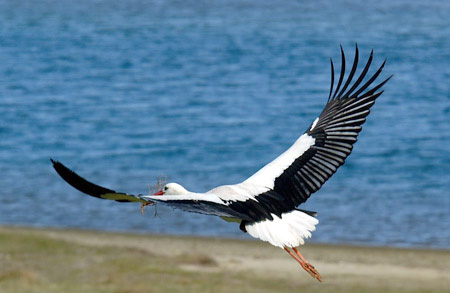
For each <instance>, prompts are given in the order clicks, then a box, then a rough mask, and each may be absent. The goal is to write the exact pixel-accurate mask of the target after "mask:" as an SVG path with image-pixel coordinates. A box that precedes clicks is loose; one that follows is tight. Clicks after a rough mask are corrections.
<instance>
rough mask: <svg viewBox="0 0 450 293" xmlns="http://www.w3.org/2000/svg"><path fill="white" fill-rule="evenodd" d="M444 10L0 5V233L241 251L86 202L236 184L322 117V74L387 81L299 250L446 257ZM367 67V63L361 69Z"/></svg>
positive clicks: (317, 200)
mask: <svg viewBox="0 0 450 293" xmlns="http://www.w3.org/2000/svg"><path fill="white" fill-rule="evenodd" d="M448 15H450V2H449V1H427V2H426V3H424V2H423V1H410V0H408V1H406V0H399V1H385V0H381V1H365V2H364V4H363V2H361V1H350V0H349V1H286V0H281V1H280V0H278V1H269V0H263V1H246V0H239V1H228V0H227V1H222V0H215V1H171V0H164V1H116V0H112V1H84V0H82V1H68V0H63V1H38V2H31V1H0V64H1V65H0V111H1V112H0V113H1V116H0V173H1V176H0V188H1V193H0V201H1V205H0V224H8V225H10V224H13V225H32V226H52V227H77V228H89V229H101V230H119V231H133V232H142V233H146V232H152V233H170V234H194V235H213V236H224V237H249V236H248V235H246V234H243V233H241V232H240V230H239V229H238V227H237V225H235V224H229V223H226V222H223V221H222V220H220V219H218V218H215V217H209V216H202V215H197V214H188V213H183V212H180V211H174V210H172V209H170V208H165V207H163V206H158V209H157V216H156V217H155V216H154V215H155V211H154V208H152V207H149V208H147V209H146V213H145V215H144V216H142V215H141V214H140V207H139V205H138V204H121V203H117V202H110V201H102V200H99V199H95V198H91V197H88V196H84V195H82V194H81V193H79V192H78V191H76V190H74V189H73V188H71V187H70V186H69V185H67V184H66V183H65V182H64V181H62V180H61V179H60V178H59V177H58V176H57V174H56V173H55V172H54V170H53V169H52V167H51V164H50V161H49V158H50V157H52V158H54V159H57V160H60V161H61V162H63V163H65V164H66V165H67V166H69V167H70V168H72V169H74V170H75V171H77V172H78V173H79V174H80V175H82V176H84V177H85V178H87V179H88V180H91V181H93V182H95V183H98V184H101V185H103V186H106V187H110V188H113V189H115V190H118V191H125V192H130V193H147V192H148V190H147V185H148V184H154V183H155V180H156V178H157V176H159V175H168V176H169V180H170V181H175V182H179V183H181V184H183V185H184V186H186V187H187V188H188V189H190V190H193V191H199V192H201V191H206V190H208V189H210V188H213V187H215V186H217V185H222V184H231V183H238V182H241V181H243V180H245V179H246V178H247V177H249V176H250V175H251V174H253V173H254V172H256V171H257V170H258V169H259V168H261V167H262V166H263V165H264V164H266V163H268V162H269V161H270V160H272V159H273V158H275V157H276V156H278V155H279V154H280V153H281V152H283V151H284V150H285V149H286V148H288V147H289V146H290V145H291V143H292V142H293V141H295V140H296V139H297V137H299V136H300V135H301V134H302V133H303V131H304V130H306V128H307V127H308V126H309V125H310V123H311V122H312V121H313V120H314V118H315V117H316V116H317V115H318V114H319V113H320V111H321V109H322V107H323V106H324V104H325V102H326V99H327V97H328V90H329V88H328V87H329V83H330V65H329V58H330V57H333V59H334V60H335V64H336V68H337V69H338V68H339V64H340V51H339V45H340V44H342V45H343V47H344V49H345V51H346V53H347V56H348V59H349V60H352V58H353V54H354V46H355V43H356V42H357V43H358V45H359V48H360V54H361V59H366V58H368V56H369V53H370V50H371V49H372V48H373V49H374V52H375V58H374V65H375V66H374V67H376V66H377V65H379V64H381V63H382V62H383V60H384V58H388V61H387V65H386V68H385V72H384V73H383V77H387V76H388V75H390V74H394V75H395V76H394V78H393V79H392V80H391V81H390V82H389V83H388V84H387V85H386V86H385V93H384V94H383V95H382V96H381V98H380V99H379V100H378V102H377V104H376V105H375V106H374V108H373V111H372V113H371V115H370V116H369V118H368V121H367V122H366V124H365V126H364V130H363V131H362V133H361V135H360V136H359V141H358V143H357V144H356V145H355V148H354V151H353V154H352V155H351V156H350V157H349V159H348V160H347V162H346V164H345V165H344V166H343V167H341V168H340V170H339V171H338V172H337V173H336V174H335V175H334V176H333V177H332V178H331V179H330V180H329V181H328V182H327V183H326V184H325V185H324V187H323V188H322V189H321V190H320V191H319V192H317V193H316V194H314V195H313V196H312V197H311V198H310V199H309V201H308V202H307V204H306V205H304V207H305V208H307V209H311V210H314V211H318V213H319V216H318V218H319V220H320V224H319V225H318V226H317V230H316V231H315V232H314V233H313V238H312V240H311V241H314V242H327V243H353V244H363V245H366V244H367V245H393V246H413V247H433V248H447V249H448V248H450V229H449V223H450V123H449V122H450V118H449V117H450V38H449V36H450V18H449V17H448ZM362 61H363V62H364V61H365V60H362Z"/></svg>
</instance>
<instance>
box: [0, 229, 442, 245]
mask: <svg viewBox="0 0 450 293" xmlns="http://www.w3.org/2000/svg"><path fill="white" fill-rule="evenodd" d="M1 228H11V229H14V228H17V229H33V230H43V231H45V230H55V231H74V232H76V231H79V232H92V233H105V234H119V235H124V236H126V235H144V236H155V237H186V238H199V239H224V240H236V241H243V242H250V243H253V242H261V243H265V242H262V241H261V240H259V239H256V238H253V237H251V236H249V237H246V238H245V237H239V236H235V237H233V236H232V235H226V236H214V235H212V236H210V235H199V234H194V235H193V234H165V233H154V232H147V231H138V230H132V231H124V230H120V229H118V230H114V229H111V230H99V229H91V228H77V227H58V226H41V225H36V226H30V225H22V224H18V225H15V224H2V223H0V229H1ZM305 245H306V246H308V245H312V246H321V245H323V246H333V247H355V248H375V249H377V248H381V249H383V248H386V249H400V250H419V251H422V250H424V251H442V252H450V247H449V248H445V247H439V246H414V245H389V244H386V245H382V244H376V243H374V244H373V243H361V242H356V241H355V242H321V241H315V240H314V239H312V238H309V239H307V241H306V243H305ZM300 247H302V246H300Z"/></svg>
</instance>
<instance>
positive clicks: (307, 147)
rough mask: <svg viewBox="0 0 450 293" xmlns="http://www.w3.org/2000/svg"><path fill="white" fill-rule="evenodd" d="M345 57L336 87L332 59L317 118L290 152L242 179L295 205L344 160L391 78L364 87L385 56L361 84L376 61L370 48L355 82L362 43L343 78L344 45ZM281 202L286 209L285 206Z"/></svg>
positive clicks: (312, 191)
mask: <svg viewBox="0 0 450 293" xmlns="http://www.w3.org/2000/svg"><path fill="white" fill-rule="evenodd" d="M341 56H342V65H341V72H340V76H339V80H338V83H337V86H336V89H335V91H334V92H333V90H332V88H333V84H334V66H333V61H332V60H331V72H332V78H331V90H330V94H329V98H328V101H327V104H326V105H325V107H324V110H323V111H322V113H321V114H320V115H319V117H318V120H317V119H316V120H315V121H314V123H313V124H311V127H310V128H309V129H308V130H307V131H306V132H305V133H304V134H303V135H302V136H301V137H300V138H299V139H298V140H297V141H296V142H295V143H294V145H293V146H291V147H290V148H289V149H288V150H287V151H286V152H284V153H283V154H281V155H280V156H279V157H278V158H276V159H275V160H274V161H272V162H271V163H269V164H268V165H266V166H265V167H263V168H262V169H261V170H259V171H258V172H257V173H255V174H254V175H253V176H251V177H250V178H248V179H247V180H246V181H244V183H245V182H248V183H252V184H259V185H261V186H266V187H268V188H270V190H271V191H272V192H276V193H278V194H280V195H282V196H283V197H284V200H285V201H287V202H289V205H288V206H289V209H291V210H292V209H294V208H295V207H296V206H298V205H299V204H301V203H303V202H305V201H306V200H307V199H308V198H309V196H310V195H311V194H312V193H314V192H316V191H317V190H319V189H320V188H321V186H322V185H323V184H324V183H325V182H326V181H327V180H328V179H329V178H330V177H331V176H332V175H333V174H334V173H335V172H336V171H337V169H338V168H339V167H340V166H341V165H343V164H344V163H345V160H346V158H347V157H348V156H349V155H350V153H351V152H352V150H353V144H354V143H355V142H356V141H357V137H358V134H359V132H360V131H361V130H362V125H363V124H364V122H365V121H366V117H367V115H369V113H370V109H371V107H372V106H373V105H374V104H375V100H376V99H377V98H378V97H379V96H380V95H381V94H382V93H383V91H379V92H377V91H378V90H379V89H380V88H381V87H382V86H383V85H384V84H385V83H386V82H387V81H388V80H389V79H390V78H391V77H392V76H390V77H388V78H387V79H386V80H384V81H383V82H381V83H380V84H378V85H376V86H375V87H373V88H372V89H370V90H367V91H366V89H367V88H368V87H369V86H371V85H372V84H373V82H374V81H375V80H376V79H377V77H378V76H379V75H380V73H381V72H382V70H383V68H384V65H385V63H386V60H385V61H384V62H383V63H382V65H381V66H380V67H379V68H378V69H377V70H376V72H375V73H374V74H373V75H372V76H371V77H369V78H368V81H367V82H365V83H363V81H364V79H365V78H366V76H367V73H368V72H369V68H370V66H371V64H372V61H373V51H372V52H371V53H370V57H369V59H368V61H367V63H366V65H365V66H364V68H363V70H362V72H361V74H360V75H359V76H358V78H357V79H356V81H355V82H354V83H353V84H352V85H351V83H352V79H353V77H354V76H355V73H356V70H357V65H358V59H359V52H358V47H357V46H356V49H355V58H354V61H353V65H352V68H351V70H350V74H349V76H348V77H347V79H346V80H345V81H344V75H345V54H344V51H343V49H342V47H341ZM342 84H343V86H342V88H341V85H342ZM347 88H349V89H348V90H347ZM346 90H347V91H346ZM263 197H265V193H262V194H258V195H255V199H256V200H260V199H261V198H263ZM283 207H284V208H286V205H284V206H283ZM282 212H286V210H283V211H274V213H276V214H280V213H282Z"/></svg>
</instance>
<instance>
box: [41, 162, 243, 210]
mask: <svg viewBox="0 0 450 293" xmlns="http://www.w3.org/2000/svg"><path fill="white" fill-rule="evenodd" d="M50 160H51V161H52V163H53V168H55V170H56V172H57V173H58V174H59V175H60V176H61V177H62V178H63V179H64V180H65V181H66V182H67V183H69V184H70V185H72V186H73V187H74V188H76V189H78V190H79V191H81V192H83V193H86V194H88V195H90V196H93V197H97V198H101V199H110V200H115V201H118V202H142V203H152V204H153V203H155V202H158V203H161V204H164V205H167V206H170V207H172V208H175V209H180V210H183V211H186V212H192V213H200V214H205V215H215V216H221V217H233V218H243V219H247V217H246V215H245V214H241V213H239V212H237V211H234V210H233V209H230V208H228V205H227V204H226V203H224V202H223V201H222V200H221V199H220V198H219V197H218V196H216V195H214V194H206V193H191V192H190V193H188V194H186V195H164V196H159V195H142V194H139V195H133V194H128V193H123V192H117V191H114V190H111V189H108V188H105V187H102V186H99V185H96V184H94V183H92V182H89V181H87V180H86V179H84V178H82V177H81V176H79V175H78V174H77V173H75V172H74V171H72V170H70V169H69V168H67V167H66V166H64V165H63V164H62V163H60V162H58V161H54V160H53V159H50Z"/></svg>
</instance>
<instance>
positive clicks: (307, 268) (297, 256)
mask: <svg viewBox="0 0 450 293" xmlns="http://www.w3.org/2000/svg"><path fill="white" fill-rule="evenodd" d="M292 249H293V250H294V251H295V253H296V254H294V253H293V252H292V251H290V250H289V248H287V247H284V250H286V251H287V253H289V255H290V256H292V257H293V258H294V259H295V260H296V261H297V262H298V263H299V264H300V265H301V266H302V268H303V269H304V270H305V271H307V272H308V273H309V274H310V275H311V277H313V278H315V279H317V280H318V281H319V282H322V276H321V275H320V274H319V272H318V271H317V270H316V269H315V268H314V266H313V265H312V264H310V263H308V262H307V261H306V259H305V258H304V257H303V256H302V255H301V254H300V252H299V251H298V250H297V248H295V247H294V248H292Z"/></svg>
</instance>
